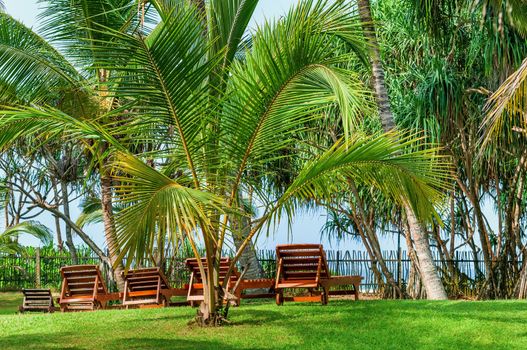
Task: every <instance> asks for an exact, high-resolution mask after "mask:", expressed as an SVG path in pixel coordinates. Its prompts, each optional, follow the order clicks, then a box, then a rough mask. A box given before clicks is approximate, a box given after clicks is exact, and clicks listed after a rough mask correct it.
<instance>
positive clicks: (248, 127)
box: [0, 0, 450, 325]
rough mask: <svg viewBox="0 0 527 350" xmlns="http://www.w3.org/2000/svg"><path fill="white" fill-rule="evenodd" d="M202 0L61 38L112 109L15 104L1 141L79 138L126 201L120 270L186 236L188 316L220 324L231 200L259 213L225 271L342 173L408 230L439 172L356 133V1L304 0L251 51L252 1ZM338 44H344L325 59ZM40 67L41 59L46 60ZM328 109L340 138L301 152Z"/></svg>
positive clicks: (432, 155) (364, 106) (399, 147)
mask: <svg viewBox="0 0 527 350" xmlns="http://www.w3.org/2000/svg"><path fill="white" fill-rule="evenodd" d="M89 3H90V4H91V1H90V2H89ZM109 3H112V4H115V3H116V1H109V0H108V1H106V2H104V4H106V5H108V4H109ZM199 4H200V2H198V6H196V5H195V4H194V2H192V3H188V2H186V1H176V2H168V1H151V2H149V3H145V4H144V17H143V9H142V7H140V13H139V17H140V18H141V19H142V18H145V22H144V24H143V23H139V24H138V25H136V26H129V27H127V28H126V29H125V30H122V29H115V28H114V29H112V27H108V26H107V25H104V24H101V23H97V22H95V23H92V28H85V27H83V29H82V31H87V33H88V34H89V35H82V40H81V43H82V45H78V40H79V39H78V33H77V32H75V31H71V32H69V31H68V32H67V33H68V35H71V40H69V41H68V40H66V39H68V37H65V38H64V37H63V38H62V39H63V40H65V41H66V42H70V41H71V42H77V44H76V45H72V46H71V50H70V51H68V55H71V57H70V59H71V60H74V61H76V62H79V64H84V65H85V66H83V67H82V68H83V70H86V71H91V70H95V71H96V72H98V74H97V75H96V77H100V76H103V77H104V79H98V82H97V86H98V89H97V91H96V93H95V95H96V96H98V97H99V98H101V96H102V97H105V98H106V99H101V100H102V101H106V105H107V106H109V107H110V108H108V110H107V111H106V112H102V111H101V110H100V109H98V111H99V113H97V114H96V115H93V114H92V115H90V114H89V113H86V114H85V113H83V112H82V111H77V110H76V109H73V110H66V109H65V108H59V107H60V106H56V105H53V104H51V103H46V104H44V103H42V104H36V103H34V104H33V105H32V106H27V105H24V104H22V103H17V104H16V105H15V106H11V107H9V108H8V107H6V108H4V110H3V111H1V112H0V114H3V117H2V118H1V119H0V131H1V136H0V146H3V147H6V146H8V145H9V144H10V142H12V141H13V140H15V139H17V138H18V137H20V136H21V135H24V136H27V135H28V134H31V135H40V136H41V137H42V136H43V135H45V136H46V137H52V136H60V137H61V138H63V139H64V140H76V141H82V140H84V142H86V143H88V144H89V148H90V149H91V150H92V151H93V153H95V154H97V155H98V157H97V158H96V159H98V160H99V162H100V163H102V170H101V171H103V172H104V173H105V174H108V175H109V176H110V177H111V179H112V182H111V185H112V186H113V188H114V189H115V200H116V201H117V203H116V204H117V205H119V206H121V207H122V209H121V210H120V211H119V213H118V214H117V215H116V217H115V227H116V236H117V239H118V242H119V248H120V254H119V256H120V257H121V258H124V257H126V258H127V260H126V261H127V264H128V265H130V264H132V263H141V262H142V261H144V260H147V259H148V257H149V256H150V255H151V254H152V253H153V252H154V251H155V250H156V249H160V248H164V247H165V246H166V245H172V246H177V245H178V244H177V242H179V241H180V240H181V239H182V238H183V237H184V238H186V239H187V240H188V242H189V243H190V245H191V247H192V249H193V252H194V254H195V255H196V257H200V253H199V249H198V246H199V245H202V246H203V247H204V249H205V261H206V263H207V265H208V266H209V269H208V270H205V269H204V266H203V264H202V263H201V260H198V261H199V265H200V270H201V273H202V275H203V276H206V278H205V279H204V299H205V300H204V302H203V303H202V305H201V307H200V310H199V311H198V320H199V321H200V323H203V324H212V325H216V324H219V323H221V321H222V319H224V318H225V317H226V315H227V314H226V312H227V310H228V307H227V308H224V307H223V302H222V300H223V296H224V295H226V294H227V295H228V292H229V291H228V290H225V289H223V288H222V287H221V286H222V285H223V286H225V285H227V284H226V283H223V282H224V281H220V280H219V277H218V276H219V273H218V272H219V271H218V269H219V264H218V261H219V258H220V257H221V255H222V253H223V249H224V248H225V247H226V245H227V242H228V237H229V234H230V233H231V232H233V231H236V230H238V229H239V222H243V220H240V218H241V217H243V216H244V215H247V214H246V210H244V208H243V206H244V204H243V203H242V202H243V201H242V200H240V199H241V196H240V194H243V193H247V191H248V189H249V188H251V190H252V191H254V193H255V195H257V196H258V200H259V202H262V203H265V206H264V207H263V208H261V213H260V216H259V217H258V218H256V219H255V220H252V224H251V227H249V228H248V229H247V235H246V237H245V238H244V240H243V242H242V243H241V245H240V246H239V247H238V249H237V250H236V252H235V255H234V259H233V262H232V265H231V271H232V269H233V267H234V264H235V263H236V261H237V260H238V259H239V258H240V256H241V254H242V253H243V251H244V249H245V247H246V246H247V245H248V244H249V243H250V242H251V240H252V239H253V238H254V237H255V236H256V235H258V234H259V233H260V232H262V231H263V230H265V229H266V228H267V229H270V228H272V225H273V223H277V222H279V221H280V219H282V218H284V217H289V218H291V217H292V216H293V215H294V213H295V211H296V210H297V209H298V208H300V207H302V206H303V205H305V204H306V203H312V201H314V200H316V201H319V202H320V201H322V202H323V201H330V200H332V198H333V196H334V194H335V193H338V192H342V191H346V190H347V184H348V182H347V181H348V180H349V179H351V180H353V181H354V182H355V183H357V184H359V185H365V186H374V187H376V188H378V189H379V190H380V191H382V192H383V193H384V194H385V195H386V196H388V197H389V198H391V199H392V200H393V201H395V202H397V203H401V202H402V201H403V199H404V201H406V202H407V203H409V205H411V206H412V210H413V211H414V212H415V213H416V215H417V217H418V218H419V219H420V220H423V222H425V221H427V220H430V219H431V217H432V215H433V213H434V205H435V204H436V203H437V202H438V201H440V200H441V197H442V195H441V192H440V190H441V189H442V188H444V187H445V183H446V181H445V177H446V176H448V172H449V169H450V167H449V165H448V164H447V163H446V162H445V161H444V160H443V158H442V157H441V156H439V155H438V152H437V149H435V148H433V147H429V148H427V149H426V150H420V151H419V150H414V151H412V152H409V153H408V152H403V149H407V148H411V146H412V145H413V144H414V143H415V142H417V141H416V137H415V135H400V141H397V138H398V137H394V135H390V136H385V135H376V136H373V137H366V136H364V135H362V134H361V133H360V132H357V133H354V132H353V130H354V128H353V126H354V125H356V124H357V123H359V121H360V117H361V114H362V113H364V112H366V113H367V112H368V111H369V110H370V108H368V105H369V102H368V101H369V93H368V89H367V88H365V87H364V86H363V85H362V83H361V82H360V80H359V79H358V77H357V75H356V74H355V73H354V72H353V71H352V70H350V69H348V68H347V62H348V61H349V60H350V59H351V58H352V57H357V56H359V57H361V58H362V59H364V56H365V52H364V47H365V45H364V43H363V40H362V35H361V28H360V23H359V21H358V20H357V15H356V13H355V12H354V8H353V5H352V4H349V3H345V2H337V3H331V2H327V1H311V0H309V1H304V2H302V3H300V4H299V5H298V6H297V7H296V8H294V9H292V10H291V11H290V12H289V13H288V14H287V15H286V16H285V17H284V18H282V19H280V20H278V21H275V22H271V23H266V24H265V25H263V26H262V27H261V28H259V29H258V30H257V31H256V33H254V35H253V36H252V38H251V40H250V42H246V41H243V40H242V35H243V33H244V32H245V30H246V26H247V23H248V22H249V19H250V17H251V15H252V12H253V11H254V8H255V7H256V4H257V1H240V0H230V1H223V0H222V1H219V0H218V1H213V0H212V1H210V2H209V3H208V6H207V7H206V8H205V9H203V7H201V6H199ZM149 5H152V7H149ZM103 8H104V7H103ZM106 8H108V7H106ZM152 8H153V9H155V11H156V12H157V14H158V16H159V18H160V21H159V22H158V23H156V24H155V27H154V28H150V27H149V25H148V18H149V11H151V10H152ZM50 16H53V15H52V14H50ZM90 19H93V17H90ZM90 23H91V22H90ZM62 34H65V33H62ZM101 38H104V40H102V39H101ZM342 46H345V47H347V48H349V50H347V51H344V53H343V50H340V49H337V48H341V47H342ZM87 52H88V53H87ZM86 57H88V58H89V59H86ZM10 59H11V61H10V65H9V67H8V69H4V72H6V75H4V76H7V77H13V76H16V74H22V73H25V75H28V76H29V78H28V79H30V80H32V81H33V83H35V79H32V77H36V76H37V74H49V75H50V76H51V77H52V78H53V79H55V81H57V80H58V81H60V82H64V81H65V80H67V79H64V78H63V77H62V76H61V73H62V72H63V71H64V70H63V69H55V71H49V70H46V71H45V72H41V71H35V70H34V69H31V68H26V66H25V65H24V64H23V63H24V59H25V58H24V57H17V56H15V55H13V56H10ZM41 60H42V59H41ZM43 60H44V61H45V63H44V64H45V65H48V64H51V63H53V57H51V58H48V57H44V58H43ZM61 62H62V61H61ZM2 68H4V67H2ZM0 73H1V72H0ZM51 77H50V78H51ZM47 82H53V80H51V79H48V80H46V83H47ZM11 83H12V84H6V86H8V87H11V86H19V85H20V83H21V82H20V78H19V79H18V80H17V79H12V81H11ZM40 87H41V86H40V85H38V86H37V87H35V88H34V89H35V90H37V91H39V90H40ZM83 88H84V89H83V90H81V91H85V85H84V86H83ZM5 90H6V91H11V92H16V89H5ZM101 91H102V92H103V93H101ZM13 95H14V96H18V95H19V94H16V93H13ZM328 108H332V109H336V110H337V111H338V115H339V116H340V117H341V120H342V124H343V125H344V129H345V131H346V133H345V135H346V136H345V137H344V138H342V139H340V140H338V141H337V142H335V143H334V144H333V145H332V146H331V147H329V148H325V149H322V150H319V151H318V152H316V153H313V152H311V149H312V146H310V145H308V144H306V143H305V142H304V139H303V138H302V135H304V134H306V133H309V132H312V129H311V128H309V127H308V126H309V125H310V124H312V123H316V122H317V121H320V120H322V118H324V116H325V113H324V112H325V111H327V109H328ZM77 113H78V114H77ZM417 139H418V138H417ZM147 146H148V147H147ZM277 159H281V160H288V159H295V160H297V162H298V160H303V161H302V162H301V164H302V166H301V168H300V170H299V171H298V172H297V173H295V174H294V175H295V176H294V177H293V178H292V179H291V181H289V182H288V184H287V186H285V187H284V188H283V189H282V190H280V191H273V192H268V191H265V189H266V188H267V187H268V182H267V181H268V179H269V178H270V177H272V176H273V175H276V173H278V172H279V171H280V170H281V169H280V168H276V167H271V166H269V165H270V164H273V162H275V161H276V160H277ZM101 160H104V162H101ZM231 271H229V273H230V272H231ZM229 273H228V274H229ZM226 278H228V277H226Z"/></svg>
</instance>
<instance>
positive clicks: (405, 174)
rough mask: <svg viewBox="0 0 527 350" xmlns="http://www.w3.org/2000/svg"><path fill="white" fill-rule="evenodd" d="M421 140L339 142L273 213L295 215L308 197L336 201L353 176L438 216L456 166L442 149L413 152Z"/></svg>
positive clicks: (424, 214)
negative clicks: (445, 155)
mask: <svg viewBox="0 0 527 350" xmlns="http://www.w3.org/2000/svg"><path fill="white" fill-rule="evenodd" d="M419 141H420V138H416V137H415V135H407V136H402V137H401V138H400V141H396V139H395V137H394V135H393V134H388V135H380V136H377V137H375V138H365V137H358V138H356V139H353V140H350V141H349V142H340V143H337V144H336V145H335V146H334V147H332V148H331V149H329V150H328V151H327V152H325V153H324V154H322V155H321V156H320V157H319V158H317V159H315V160H313V161H311V162H308V163H307V164H306V166H305V167H304V169H302V171H301V172H300V173H299V175H298V176H297V177H296V179H295V180H294V182H293V183H292V184H291V186H290V187H289V188H288V189H287V190H286V191H285V193H284V194H283V196H282V197H281V198H280V199H279V200H278V202H277V204H276V206H275V208H276V209H273V210H275V211H274V213H273V216H274V219H275V220H279V218H280V217H281V216H282V214H283V213H285V214H287V216H288V217H292V215H293V214H294V212H295V210H296V208H297V207H298V205H299V204H300V203H302V202H306V201H313V200H316V201H320V202H323V201H331V199H332V198H334V196H335V195H336V194H339V193H341V192H343V191H347V190H348V189H347V187H348V180H352V181H354V182H355V183H357V184H361V185H366V186H373V187H375V188H376V189H378V190H380V191H381V192H382V193H383V194H384V195H386V196H387V197H388V198H390V199H391V200H392V201H394V202H396V203H399V204H402V202H401V201H402V200H403V199H404V198H406V200H408V201H409V202H410V203H411V205H412V207H413V208H414V210H415V212H416V213H417V215H418V217H419V218H420V219H421V220H423V222H427V221H430V220H431V219H432V218H434V217H436V212H435V206H436V205H438V204H440V203H441V201H442V199H443V192H442V191H444V190H446V189H448V188H450V187H451V177H452V167H451V165H450V163H449V162H448V160H447V159H446V158H445V157H444V156H441V155H439V152H438V151H439V149H438V148H436V147H431V146H430V145H429V147H426V148H424V149H421V150H411V151H408V149H413V146H414V145H415V143H416V142H419Z"/></svg>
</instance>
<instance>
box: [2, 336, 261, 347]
mask: <svg viewBox="0 0 527 350" xmlns="http://www.w3.org/2000/svg"><path fill="white" fill-rule="evenodd" d="M72 339H76V340H75V343H76V344H71V343H70V344H68V343H67V341H68V340H72ZM80 339H82V340H80ZM98 343H99V345H97V346H95V345H94V344H93V343H91V342H90V339H89V338H82V336H80V335H79V334H74V333H71V332H54V333H53V334H31V335H11V336H9V337H5V338H2V337H0V349H6V350H7V349H24V350H31V349H38V350H57V349H68V350H92V349H96V348H100V349H127V350H147V349H156V350H159V349H171V350H183V349H185V350H186V349H200V350H201V349H203V350H206V349H224V350H234V349H238V350H249V349H255V350H257V349H258V348H254V347H252V346H248V347H233V346H231V345H228V344H224V343H222V342H219V341H215V340H190V339H166V338H155V337H135V338H133V337H130V338H118V339H115V340H113V339H111V338H108V339H106V340H105V341H104V342H103V344H101V340H100V339H99V340H98Z"/></svg>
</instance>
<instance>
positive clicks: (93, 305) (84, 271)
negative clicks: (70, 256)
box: [58, 265, 118, 311]
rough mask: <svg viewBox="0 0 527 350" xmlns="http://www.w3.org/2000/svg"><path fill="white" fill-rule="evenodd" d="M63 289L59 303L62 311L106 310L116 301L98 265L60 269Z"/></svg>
mask: <svg viewBox="0 0 527 350" xmlns="http://www.w3.org/2000/svg"><path fill="white" fill-rule="evenodd" d="M60 274H61V275H62V288H61V292H60V298H59V299H58V303H59V305H60V309H61V311H75V310H78V311H81V310H96V309H104V308H106V304H107V303H108V301H110V300H113V299H116V296H115V294H117V298H118V293H108V290H107V289H106V284H105V283H104V280H103V278H102V275H101V272H100V271H99V267H98V266H97V265H74V266H64V267H62V268H61V269H60Z"/></svg>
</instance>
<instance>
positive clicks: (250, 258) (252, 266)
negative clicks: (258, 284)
mask: <svg viewBox="0 0 527 350" xmlns="http://www.w3.org/2000/svg"><path fill="white" fill-rule="evenodd" d="M238 201H239V202H240V203H242V201H243V199H242V195H241V193H239V194H238ZM248 202H249V203H248V206H251V205H252V191H251V190H249V196H248ZM232 224H234V226H235V227H234V231H235V234H233V241H234V246H235V247H236V251H238V250H239V249H240V247H241V246H242V244H243V242H244V241H245V240H246V239H247V237H248V236H249V234H250V233H251V227H252V220H251V217H250V209H249V210H246V215H245V216H242V217H241V218H240V219H239V220H237V222H233V223H232ZM236 226H238V227H236ZM236 231H237V232H238V233H239V234H236ZM239 261H240V264H241V266H242V269H243V268H248V270H247V272H246V273H245V276H246V277H247V278H254V279H256V278H263V277H264V271H263V268H262V265H261V264H260V262H259V261H258V256H257V255H256V248H255V246H254V244H253V242H252V240H251V241H250V242H249V244H247V246H246V247H245V249H244V250H243V252H242V255H241V256H240V260H239Z"/></svg>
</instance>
